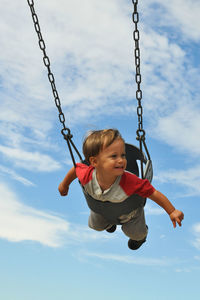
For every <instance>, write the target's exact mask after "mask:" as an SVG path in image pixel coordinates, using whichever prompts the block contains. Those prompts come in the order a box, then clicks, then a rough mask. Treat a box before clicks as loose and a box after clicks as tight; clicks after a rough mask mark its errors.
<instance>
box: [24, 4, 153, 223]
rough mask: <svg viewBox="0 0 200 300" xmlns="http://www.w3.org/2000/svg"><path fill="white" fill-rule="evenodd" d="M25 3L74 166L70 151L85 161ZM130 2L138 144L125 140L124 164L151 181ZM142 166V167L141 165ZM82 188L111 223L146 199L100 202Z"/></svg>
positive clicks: (136, 35)
mask: <svg viewBox="0 0 200 300" xmlns="http://www.w3.org/2000/svg"><path fill="white" fill-rule="evenodd" d="M27 2H28V5H29V7H30V10H31V15H32V19H33V23H34V27H35V31H36V33H37V35H38V41H39V47H40V49H41V50H42V52H43V62H44V65H45V67H46V68H47V72H48V79H49V82H50V84H51V88H52V93H53V97H54V101H55V105H56V107H57V109H58V112H59V121H60V123H61V124H62V126H63V129H62V130H61V133H62V135H63V137H64V139H65V140H66V142H67V145H68V148H69V152H70V155H71V158H72V162H73V165H74V166H76V161H75V157H74V153H73V151H74V152H75V153H76V154H77V156H78V157H79V160H80V161H81V162H83V163H84V161H83V159H82V157H81V154H80V153H79V151H78V149H77V147H76V146H75V144H74V142H73V141H72V138H73V136H72V134H71V131H70V129H69V128H67V127H66V125H65V116H64V114H63V111H62V109H61V102H60V98H59V95H58V91H57V89H56V84H55V78H54V75H53V73H52V72H51V68H50V59H49V57H48V56H47V54H46V45H45V42H44V39H43V37H42V33H41V30H40V25H39V20H38V16H37V14H36V12H35V8H34V0H27ZM132 3H133V6H134V12H133V14H132V20H133V23H134V25H135V29H134V32H133V39H134V42H135V51H134V54H135V66H136V75H135V81H136V84H137V90H136V99H137V101H138V107H137V115H138V129H137V131H136V134H137V137H136V139H137V140H138V141H139V148H138V147H136V146H133V145H131V144H127V143H126V144H125V149H126V158H127V167H126V170H127V171H128V172H131V173H133V174H135V175H137V176H139V175H140V177H141V178H143V179H148V180H149V181H150V182H151V181H152V178H153V168H152V162H151V158H150V155H149V152H148V149H147V145H146V143H145V131H144V129H143V108H142V104H141V100H142V91H141V89H140V85H141V74H140V48H139V38H140V37H139V30H138V22H139V14H138V11H137V5H138V0H132ZM143 147H144V149H145V151H146V155H147V157H146V155H145V154H144V152H143ZM137 161H139V162H140V174H139V167H138V163H137ZM144 166H145V168H144ZM82 189H83V194H84V196H85V198H86V201H87V204H88V206H89V208H90V209H91V210H92V211H94V212H96V213H99V214H101V215H103V216H104V217H105V218H106V219H107V220H108V221H109V222H110V223H111V224H120V221H119V217H120V216H121V215H123V214H128V213H130V212H131V211H133V210H134V209H136V208H138V207H143V206H144V205H145V203H146V199H145V198H143V197H141V196H139V195H137V194H134V195H131V196H130V197H128V198H127V199H126V200H125V201H123V202H121V203H112V202H110V201H106V202H101V201H99V200H96V199H94V198H92V197H91V196H90V195H89V194H88V193H86V191H85V190H84V188H83V187H82Z"/></svg>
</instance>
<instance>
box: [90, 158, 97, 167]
mask: <svg viewBox="0 0 200 300" xmlns="http://www.w3.org/2000/svg"><path fill="white" fill-rule="evenodd" d="M89 162H90V165H91V166H92V167H96V165H97V158H96V156H91V157H90V158H89Z"/></svg>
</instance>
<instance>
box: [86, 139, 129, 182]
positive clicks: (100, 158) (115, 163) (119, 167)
mask: <svg viewBox="0 0 200 300" xmlns="http://www.w3.org/2000/svg"><path fill="white" fill-rule="evenodd" d="M90 163H91V165H92V166H94V167H95V168H96V170H97V172H100V173H101V174H103V173H104V174H106V175H108V174H109V175H110V176H111V177H117V176H120V175H122V174H123V172H124V170H125V169H126V165H127V161H126V153H125V145H124V142H123V140H121V139H117V140H115V141H114V142H113V143H112V144H111V145H110V146H108V147H107V148H104V149H103V150H102V151H101V152H100V153H99V154H98V155H97V156H95V157H92V158H91V160H90Z"/></svg>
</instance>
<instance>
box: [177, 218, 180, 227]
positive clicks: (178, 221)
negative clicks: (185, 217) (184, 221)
mask: <svg viewBox="0 0 200 300" xmlns="http://www.w3.org/2000/svg"><path fill="white" fill-rule="evenodd" d="M176 222H177V223H178V225H179V226H181V220H180V219H179V218H177V219H176Z"/></svg>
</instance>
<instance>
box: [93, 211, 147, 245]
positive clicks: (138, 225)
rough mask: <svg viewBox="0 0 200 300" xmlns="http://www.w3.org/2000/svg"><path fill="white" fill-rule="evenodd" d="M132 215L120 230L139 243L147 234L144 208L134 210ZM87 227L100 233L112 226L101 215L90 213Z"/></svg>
mask: <svg viewBox="0 0 200 300" xmlns="http://www.w3.org/2000/svg"><path fill="white" fill-rule="evenodd" d="M132 215H133V217H132V218H131V219H130V220H129V221H127V222H125V223H123V224H122V225H121V229H122V231H123V232H124V233H125V235H127V236H128V237H129V238H131V239H132V240H135V241H140V240H142V239H144V238H145V237H146V236H147V233H148V229H147V226H146V222H145V216H144V208H143V207H141V208H138V209H136V210H134V212H133V214H132ZM88 225H89V227H90V228H92V229H94V230H97V231H102V230H106V229H108V228H110V227H111V226H112V225H113V224H109V222H108V221H107V220H106V219H105V218H104V217H103V216H102V215H100V214H97V213H95V212H93V211H91V212H90V216H89V220H88Z"/></svg>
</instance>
